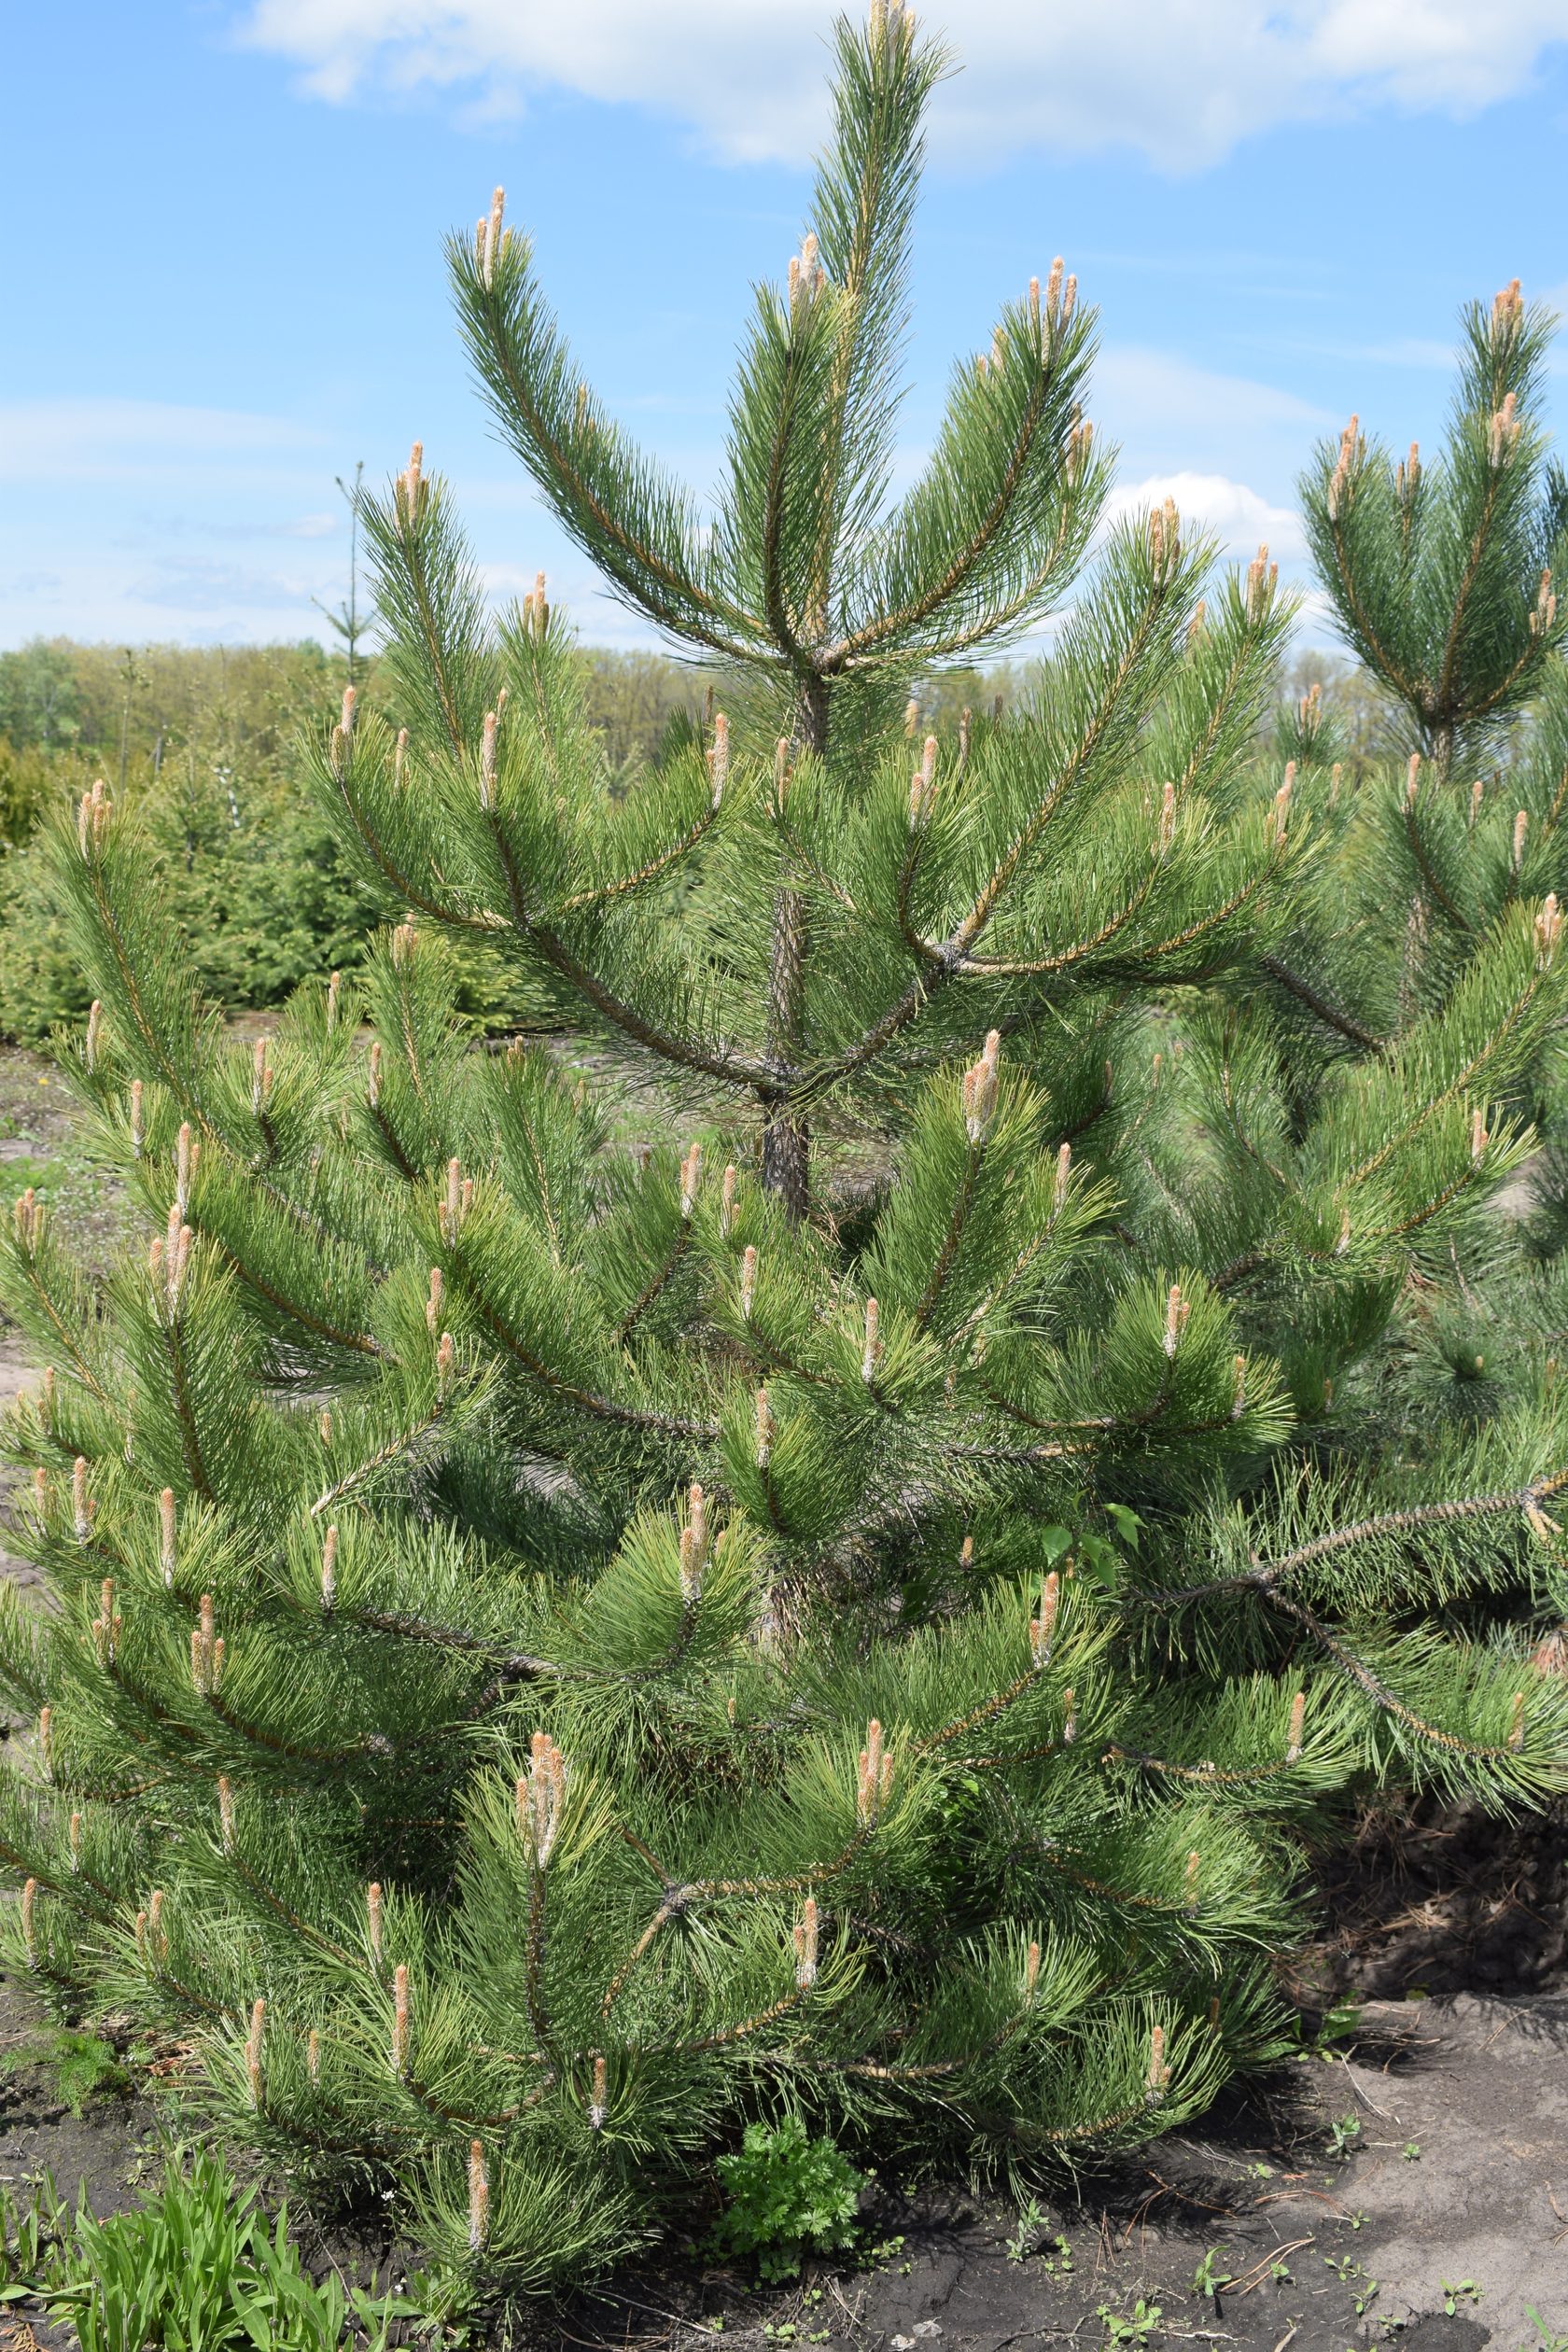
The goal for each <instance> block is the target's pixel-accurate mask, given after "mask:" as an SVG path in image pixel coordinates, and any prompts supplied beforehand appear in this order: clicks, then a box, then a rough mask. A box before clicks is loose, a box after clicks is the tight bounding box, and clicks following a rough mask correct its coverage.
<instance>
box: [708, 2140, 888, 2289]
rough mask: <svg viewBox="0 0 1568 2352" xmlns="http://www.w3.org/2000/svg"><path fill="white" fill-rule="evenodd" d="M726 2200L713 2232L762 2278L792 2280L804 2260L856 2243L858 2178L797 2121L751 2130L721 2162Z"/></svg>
mask: <svg viewBox="0 0 1568 2352" xmlns="http://www.w3.org/2000/svg"><path fill="white" fill-rule="evenodd" d="M718 2172H719V2177H720V2179H721V2181H722V2183H723V2185H724V2189H725V2191H726V2192H727V2194H728V2196H729V2204H728V2205H727V2206H726V2207H725V2210H724V2214H723V2218H722V2219H721V2220H720V2222H719V2223H718V2225H717V2227H716V2228H715V2230H714V2233H713V2244H714V2247H715V2248H716V2249H717V2250H718V2251H720V2252H721V2253H725V2254H754V2255H755V2256H756V2258H757V2268H758V2270H759V2271H760V2272H761V2274H762V2275H763V2277H764V2278H793V2276H794V2275H795V2274H796V2272H797V2271H798V2270H799V2269H800V2266H801V2256H802V2255H803V2254H832V2253H839V2252H842V2251H843V2249H844V2248H845V2247H847V2246H852V2245H853V2244H854V2240H855V2211H856V2206H857V2204H858V2202H859V2199H860V2193H861V2190H862V2189H863V2188H864V2186H865V2179H864V2177H863V2175H861V2173H858V2172H857V2171H856V2170H855V2167H854V2166H853V2164H851V2163H850V2162H849V2160H848V2158H847V2156H846V2155H845V2154H844V2152H843V2150H842V2149H839V2148H837V2147H835V2146H834V2144H833V2141H832V2140H831V2139H827V2138H823V2139H808V2138H807V2137H806V2131H805V2124H804V2123H803V2122H802V2121H801V2119H800V2117H799V2116H798V2115H787V2116H786V2117H785V2118H784V2121H783V2122H782V2123H749V2124H748V2125H747V2127H746V2136H745V2138H744V2140H743V2141H742V2143H741V2147H740V2152H739V2154H738V2155H735V2156H721V2157H720V2159H719V2164H718Z"/></svg>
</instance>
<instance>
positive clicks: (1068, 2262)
mask: <svg viewBox="0 0 1568 2352" xmlns="http://www.w3.org/2000/svg"><path fill="white" fill-rule="evenodd" d="M1041 2259H1042V2260H1043V2262H1044V2265H1045V2268H1046V2269H1047V2270H1048V2271H1050V2272H1052V2273H1053V2274H1059V2275H1061V2276H1062V2277H1063V2278H1070V2277H1071V2275H1072V2267H1073V2265H1072V2248H1071V2246H1070V2245H1069V2244H1068V2241H1067V2240H1066V2238H1064V2237H1057V2238H1055V2239H1053V2240H1052V2250H1051V2252H1050V2253H1049V2254H1046V2255H1043V2256H1042V2258H1041Z"/></svg>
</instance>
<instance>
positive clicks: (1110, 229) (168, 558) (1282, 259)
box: [0, 0, 1568, 644]
mask: <svg viewBox="0 0 1568 2352" xmlns="http://www.w3.org/2000/svg"><path fill="white" fill-rule="evenodd" d="M830 15H831V9H830V8H829V7H818V6H816V5H815V0H790V5H785V0H727V4H726V0H662V4H661V5H657V6H654V5H651V4H650V0H549V5H548V6H544V5H541V0H138V5H136V6H135V7H127V6H126V5H125V0H77V5H76V6H75V7H70V8H65V7H43V6H41V5H39V0H28V4H27V5H26V6H22V5H20V4H19V0H11V5H9V6H7V7H0V23H3V24H4V27H5V32H6V52H5V53H6V59H7V64H6V75H5V79H6V107H5V113H6V119H7V136H6V139H5V141H4V143H3V146H0V204H3V207H4V219H5V223H6V230H7V235H6V250H7V280H8V284H7V301H6V320H7V331H6V333H5V336H4V338H3V340H0V475H3V477H4V490H3V493H0V644H16V643H19V642H21V640H23V639H24V638H26V637H29V636H32V635H35V634H40V633H42V634H49V635H52V634H57V633H67V634H72V635H77V636H83V637H104V638H109V639H113V640H115V641H117V642H122V643H129V642H133V641H142V640H146V639H148V638H165V639H179V640H185V641H190V642H209V641H213V640H217V639H238V638H266V637H299V636H303V635H307V634H319V633H320V630H321V628H322V625H323V624H322V623H321V622H320V619H319V616H318V615H317V614H316V613H315V610H314V609H313V607H312V604H311V598H312V596H313V595H320V596H323V597H326V598H333V597H335V596H336V595H338V594H339V593H340V592H341V586H342V580H343V567H344V564H345V560H346V546H347V535H346V528H345V525H344V518H343V511H342V508H341V505H340V502H339V500H338V497H337V495H336V493H335V491H334V489H333V476H334V474H336V473H339V472H346V471H350V470H352V468H353V465H354V462H355V460H356V459H357V458H359V457H363V458H364V459H365V461H366V467H367V471H368V473H369V474H370V475H371V476H372V477H380V476H382V475H384V474H385V473H386V472H388V471H391V470H395V469H397V468H398V467H399V465H400V464H401V463H402V462H403V459H404V457H405V455H406V453H407V447H408V443H409V441H410V440H411V438H413V436H415V435H418V436H420V437H422V438H423V440H424V441H425V443H426V447H427V463H429V464H433V465H435V466H438V467H440V468H441V469H442V470H443V471H445V472H447V473H449V474H450V475H451V476H452V477H453V478H454V480H455V484H456V487H457V490H458V493H459V496H460V497H461V500H462V502H463V505H464V507H465V510H466V511H467V513H468V516H469V523H470V527H471V530H472V534H473V538H474V540H475V543H476V546H477V549H478V552H479V553H480V556H481V558H482V560H483V564H484V566H485V567H486V570H487V572H488V574H489V577H490V579H491V581H492V584H493V585H494V587H495V588H496V590H497V593H498V594H506V593H510V592H511V591H512V590H513V589H515V588H517V587H519V586H521V585H523V584H524V583H526V582H531V581H532V578H533V574H534V572H535V570H536V568H537V567H539V566H541V565H542V566H543V567H544V568H545V569H546V570H547V572H548V573H549V574H550V576H551V580H552V589H553V595H555V596H556V597H557V598H562V599H564V600H565V601H567V603H568V604H569V605H570V606H571V607H572V608H573V609H574V611H575V613H576V616H577V618H578V621H579V624H580V626H581V630H582V632H583V634H584V635H585V636H586V637H589V638H592V639H594V640H596V641H600V642H612V643H626V642H630V641H633V640H634V639H635V638H636V637H637V634H638V632H637V629H636V627H635V624H634V623H632V622H631V621H629V620H628V618H627V617H626V616H624V615H623V614H622V613H621V612H620V611H618V609H616V608H615V607H614V606H613V605H612V604H611V603H609V601H608V600H607V599H606V598H605V597H604V596H603V595H602V594H600V593H599V592H597V590H596V589H595V582H594V579H593V576H592V574H591V572H590V571H589V570H588V568H587V567H585V566H584V565H583V564H582V563H581V559H579V558H578V557H577V555H576V554H575V553H573V551H571V550H570V549H569V548H568V547H567V546H566V545H565V543H564V542H563V540H562V539H561V538H560V536H559V534H558V532H557V531H556V529H555V527H554V526H553V525H552V524H550V523H549V522H548V521H547V520H546V518H545V517H544V516H543V515H542V514H541V513H540V511H539V508H538V506H537V505H536V503H535V501H534V499H533V497H532V495H531V493H530V492H529V490H528V488H527V485H526V483H525V480H524V479H523V478H522V476H521V475H520V473H519V472H518V470H517V469H516V468H515V466H514V464H513V462H512V461H511V459H510V458H508V457H507V456H506V455H504V453H502V452H501V451H500V450H499V449H498V448H497V446H496V445H495V443H494V441H493V440H492V439H491V436H490V433H489V428H488V426H487V423H486V420H485V417H484V414H483V411H482V410H481V408H480V406H479V404H478V402H477V400H476V399H475V398H474V396H473V394H472V392H471V390H470V388H469V385H468V382H467V379H466V373H465V367H464V362H463V359H462V357H461V354H460V352H459V350H458V348H457V344H456V341H455V336H454V334H453V333H452V331H451V329H450V325H449V321H448V315H447V308H446V297H445V290H444V287H443V283H442V272H441V253H440V246H441V235H442V232H443V231H445V230H446V229H447V228H448V227H449V226H451V225H452V224H454V223H455V222H459V221H469V222H471V220H472V219H473V217H475V215H476V214H477V213H478V212H479V211H480V210H481V208H482V207H483V203H484V202H485V200H486V199H487V197H488V193H489V189H490V188H491V186H492V184H493V183H494V182H496V181H497V180H498V181H502V182H504V183H505V185H506V187H507V190H508V200H509V217H510V218H511V219H512V220H514V221H520V222H523V223H525V225H526V226H528V227H529V228H530V229H531V230H532V231H534V233H535V235H536V238H537V242H538V247H539V259H540V264H541V268H542V270H543V272H544V273H545V275H546V278H547V280H548V282H549V284H550V285H551V287H552V288H553V293H554V296H555V299H556V301H557V303H558V306H559V308H560V311H561V313H562V315H563V318H564V320H565V322H566V324H567V328H568V330H569V332H570V333H571V335H572V337H573V340H574V342H575V343H576V345H577V348H578V351H579V354H580V357H581V360H582V361H583V363H584V369H585V372H586V373H588V374H589V375H590V376H591V378H592V379H593V381H594V382H595V385H597V387H598V389H599V390H600V392H601V393H602V394H603V396H604V397H605V398H606V399H608V400H609V402H610V404H611V405H612V406H614V407H615V408H616V409H618V410H619V411H620V412H621V413H622V414H623V416H624V417H625V419H626V421H627V422H628V423H629V424H630V425H631V426H632V427H634V428H635V429H636V430H637V431H638V432H639V433H641V434H642V435H643V436H644V437H645V438H646V439H647V440H648V441H650V442H651V443H653V444H655V445H657V446H658V447H659V448H660V449H661V450H662V451H663V452H664V453H665V455H666V456H668V457H669V458H670V459H671V460H672V461H674V462H675V463H677V464H679V465H680V466H681V467H683V468H684V469H685V470H686V471H687V472H688V474H689V475H690V477H691V478H692V480H693V482H694V483H696V484H697V485H698V486H699V487H702V486H704V485H706V484H707V483H709V482H710V481H712V480H714V479H715V478H716V476H717V474H718V448H719V441H720V435H721V427H722V417H723V405H724V398H725V389H726V385H727V379H728V373H729V364H730V357H731V353H732V351H733V347H734V343H735V336H736V333H737V331H738V329H739V327H740V324H741V321H742V319H743V316H744V313H745V309H746V304H747V298H748V287H749V282H750V280H751V279H752V278H753V277H755V276H759V275H775V274H777V273H779V272H780V271H781V270H782V268H783V266H784V263H785V261H786V259H787V257H788V255H789V253H790V252H791V250H792V249H793V247H794V245H796V243H797V241H798V236H799V232H800V228H801V225H802V218H803V206H804V203H805V197H806V192H807V187H808V161H809V154H810V147H811V143H812V139H813V137H814V135H815V132H816V129H817V127H818V122H819V118H818V116H817V113H816V111H815V109H816V105H817V103H818V102H817V97H816V87H817V80H818V74H819V64H820V61H821V58H822V54H823V52H822V47H821V35H822V32H823V30H824V28H825V26H826V24H827V23H828V21H829V20H830ZM931 15H932V18H933V21H942V18H941V16H940V14H939V12H938V11H937V10H935V9H934V8H933V9H932V10H931ZM945 21H946V23H947V26H948V28H949V30H950V32H951V33H952V34H953V35H954V37H955V41H956V44H957V45H958V47H959V49H960V51H963V52H967V54H968V60H969V63H968V68H967V70H966V71H965V72H964V73H963V74H961V75H959V76H958V77H955V78H954V79H953V80H952V81H950V82H949V83H948V84H947V85H946V86H945V89H944V90H943V91H942V92H941V94H940V97H939V99H938V103H937V106H936V109H935V115H934V119H933V128H932V144H933V161H932V169H931V175H930V180H929V183H928V189H927V193H926V198H925V203H924V208H923V213H922V219H921V229H920V236H919V246H918V259H917V272H916V279H915V301H916V326H915V332H914V336H913V340H912V344H911V352H910V363H911V377H912V392H911V397H910V399H909V401H908V404H907V408H906V411H905V414H904V418H903V433H902V447H903V458H904V462H905V464H906V465H907V467H909V468H910V469H913V468H914V467H915V466H916V465H917V463H918V459H919V455H920V451H921V448H922V446H923V444H924V442H925V441H926V440H927V438H928V437H929V434H930V432H931V426H932V421H933V418H934V415H935V413H936V408H937V405H938V402H939V399H940V396H941V392H942V388H943V385H944V380H945V372H946V369H947V365H948V361H949V358H950V357H951V356H952V355H953V354H954V353H955V352H961V351H972V350H974V349H977V348H980V347H983V346H984V345H985V344H986V343H987V342H988V340H989V330H990V323H991V320H992V318H993V316H994V315H995V311H996V307H997V305H998V304H999V303H1000V302H1001V301H1003V300H1005V299H1009V298H1011V297H1013V296H1015V295H1016V294H1017V293H1018V292H1019V291H1021V289H1022V287H1023V285H1024V284H1025V282H1026V281H1027V279H1028V277H1029V274H1030V273H1031V272H1034V271H1040V272H1041V273H1043V271H1044V270H1045V268H1046V267H1048V265H1049V262H1050V259H1051V257H1052V255H1053V254H1054V253H1057V252H1061V253H1064V254H1065V255H1066V256H1067V259H1068V263H1069V266H1070V267H1071V268H1074V269H1076V271H1077V272H1078V273H1079V277H1080V282H1081V286H1082V288H1083V291H1084V293H1085V296H1086V298H1087V299H1089V300H1091V301H1094V302H1095V303H1097V304H1098V305H1099V308H1100V310H1101V313H1102V331H1103V341H1104V350H1103V357H1102V361H1101V365H1100V368H1099V375H1098V378H1097V385H1096V391H1095V395H1094V398H1093V400H1092V402H1091V413H1092V414H1093V415H1094V416H1095V419H1096V422H1097V425H1098V426H1099V427H1100V429H1101V430H1102V431H1104V432H1106V433H1108V434H1109V435H1110V436H1112V437H1113V438H1114V439H1115V440H1116V441H1119V442H1120V443H1121V445H1122V449H1123V460H1122V466H1121V482H1122V484H1123V485H1124V488H1125V490H1126V491H1127V492H1128V493H1133V492H1137V493H1140V494H1142V493H1143V492H1144V490H1145V489H1146V488H1157V491H1158V494H1159V495H1164V492H1165V490H1166V489H1167V488H1170V487H1173V488H1174V490H1175V494H1176V496H1177V497H1178V499H1179V501H1180V503H1182V504H1183V508H1184V509H1187V510H1189V511H1194V510H1196V511H1197V512H1199V513H1201V514H1203V515H1205V516H1206V517H1207V518H1208V519H1209V520H1210V521H1211V524H1212V525H1213V526H1214V527H1215V528H1217V529H1218V530H1220V531H1221V533H1222V534H1223V535H1224V536H1225V538H1226V539H1227V540H1228V541H1230V542H1231V543H1232V544H1233V545H1235V546H1236V547H1237V548H1243V547H1245V548H1247V549H1249V550H1250V547H1251V546H1252V544H1253V543H1254V542H1255V541H1256V539H1257V538H1258V537H1259V536H1260V535H1263V536H1267V538H1268V539H1270V541H1271V542H1272V543H1273V545H1274V546H1275V548H1276V550H1277V551H1278V552H1279V553H1280V554H1281V556H1282V557H1283V558H1284V560H1285V562H1286V565H1287V567H1288V566H1289V565H1290V564H1291V562H1292V559H1293V557H1294V556H1295V554H1296V553H1297V552H1298V549H1299V539H1298V536H1297V533H1296V529H1295V522H1294V518H1293V511H1292V510H1293V504H1294V499H1293V488H1292V485H1293V480H1294V477H1295V472H1296V470H1297V469H1298V467H1299V466H1300V464H1301V462H1302V461H1303V459H1304V457H1305V455H1306V454H1307V452H1308V450H1309V447H1310V444H1311V442H1312V441H1313V440H1314V439H1315V438H1316V437H1317V436H1318V435H1319V434H1321V433H1323V432H1325V431H1330V430H1334V431H1337V429H1338V427H1339V426H1340V425H1341V424H1342V423H1343V421H1344V417H1345V415H1346V414H1347V413H1348V412H1349V411H1350V409H1351V408H1352V407H1354V408H1357V409H1358V410H1359V411H1360V412H1361V414H1362V417H1363V420H1364V422H1365V424H1366V425H1368V426H1369V427H1371V428H1372V429H1374V430H1378V431H1381V432H1384V433H1386V434H1387V435H1389V436H1390V437H1391V438H1393V439H1394V440H1397V441H1401V442H1403V441H1407V440H1408V439H1409V438H1411V437H1412V436H1416V437H1419V438H1420V439H1421V441H1423V442H1429V441H1432V440H1434V439H1435V436H1436V435H1437V433H1438V431H1439V430H1440V427H1441V422H1442V416H1443V411H1444V406H1445V402H1446V399H1447V394H1448V357H1447V354H1448V348H1449V341H1450V337H1451V330H1452V322H1453V318H1454V314H1455V311H1456V309H1457V306H1458V304H1459V303H1460V301H1462V300H1463V298H1464V297H1465V296H1467V295H1470V294H1481V295H1486V296H1490V295H1491V292H1492V291H1493V290H1494V288H1495V287H1497V286H1498V285H1500V284H1502V283H1503V282H1504V281H1505V279H1507V278H1509V277H1512V276H1514V275H1516V274H1518V275H1519V276H1521V277H1522V278H1523V280H1524V285H1525V290H1526V293H1527V294H1529V295H1536V294H1539V295H1543V296H1547V297H1548V298H1550V297H1551V296H1553V295H1554V294H1560V295H1561V297H1562V298H1563V299H1564V301H1568V231H1565V230H1564V229H1563V227H1562V225H1561V205H1560V203H1559V202H1558V190H1559V188H1560V184H1561V173H1560V172H1559V171H1558V169H1557V168H1556V159H1557V157H1558V155H1559V153H1560V150H1561V140H1562V135H1563V128H1564V124H1565V122H1568V0H1491V5H1489V6H1488V7H1486V8H1482V7H1480V6H1479V0H1297V5H1295V6H1287V7H1284V8H1280V7H1267V6H1264V5H1259V0H1061V5H1059V6H1058V7H1056V8H1054V9H1053V8H1044V9H1041V8H1039V7H1035V6H1030V7H1024V6H1022V5H1020V0H967V5H964V6H962V7H959V6H958V5H950V6H949V7H948V8H947V9H946V11H945ZM1565 364H1568V355H1565ZM1564 381H1565V379H1563V378H1561V377H1559V379H1558V380H1557V383H1556V385H1555V387H1554V392H1555V403H1556V406H1557V407H1558V408H1559V409H1560V410H1561V407H1562V390H1563V384H1564ZM1554 421H1555V422H1556V423H1557V424H1558V426H1559V427H1560V428H1561V424H1562V422H1563V419H1562V417H1561V415H1559V416H1558V417H1557V418H1556V419H1555V420H1554ZM1172 478H1174V480H1173V479H1172Z"/></svg>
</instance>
